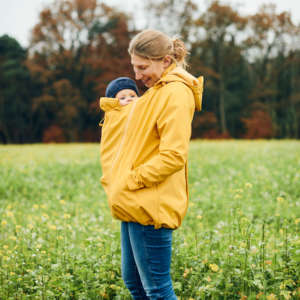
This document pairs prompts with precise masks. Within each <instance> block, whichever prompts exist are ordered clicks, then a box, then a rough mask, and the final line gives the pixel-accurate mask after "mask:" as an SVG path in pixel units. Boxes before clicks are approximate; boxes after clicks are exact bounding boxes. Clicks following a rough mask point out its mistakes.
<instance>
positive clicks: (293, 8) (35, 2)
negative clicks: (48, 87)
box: [0, 0, 300, 47]
mask: <svg viewBox="0 0 300 300" xmlns="http://www.w3.org/2000/svg"><path fill="white" fill-rule="evenodd" d="M53 1H54V0H0V36H1V35H3V34H8V35H10V36H13V37H14V38H16V39H17V40H18V42H19V43H21V45H22V46H24V47H26V46H28V42H29V37H30V31H31V29H32V28H33V26H34V25H35V24H37V22H38V15H39V12H40V11H41V10H42V9H43V7H44V6H45V5H47V4H50V3H51V2H53ZM98 1H99V0H98ZM141 1H142V0H141ZM105 2H106V3H108V4H110V5H117V6H119V7H120V8H121V7H124V8H125V9H130V8H132V6H133V5H135V3H139V2H140V1H138V0H127V1H126V0H109V1H105ZM207 2H208V1H207V0H195V3H198V4H200V5H201V4H202V7H206V6H207ZM221 2H222V3H229V4H232V5H235V6H236V5H238V7H240V8H239V11H240V13H241V14H252V13H254V12H256V11H257V10H258V8H259V7H260V6H261V4H263V3H274V4H276V6H277V12H282V11H288V12H290V13H291V15H292V20H293V21H294V22H295V23H296V24H299V23H300V0H244V1H243V0H239V1H238V0H226V1H224V0H222V1H221ZM120 3H122V4H120ZM205 3H206V5H205ZM120 5H121V6H120Z"/></svg>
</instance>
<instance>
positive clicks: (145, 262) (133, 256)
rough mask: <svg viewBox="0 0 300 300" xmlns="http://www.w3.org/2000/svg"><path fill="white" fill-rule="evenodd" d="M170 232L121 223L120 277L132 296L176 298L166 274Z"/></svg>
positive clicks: (168, 273) (168, 276)
mask: <svg viewBox="0 0 300 300" xmlns="http://www.w3.org/2000/svg"><path fill="white" fill-rule="evenodd" d="M172 232H173V230H172V229H167V228H160V229H154V227H153V226H144V225H140V224H138V223H131V222H129V223H127V222H122V223H121V248H122V276H123V279H124V282H125V285H126V287H127V288H128V289H129V291H130V293H131V295H132V297H133V299H135V300H144V299H151V300H158V299H163V300H176V299H177V298H176V296H175V293H174V291H173V287H172V280H171V276H170V265H171V252H172Z"/></svg>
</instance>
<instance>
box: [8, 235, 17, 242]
mask: <svg viewBox="0 0 300 300" xmlns="http://www.w3.org/2000/svg"><path fill="white" fill-rule="evenodd" d="M9 239H10V240H12V241H15V240H16V239H17V238H16V237H15V236H14V235H11V236H10V237H9Z"/></svg>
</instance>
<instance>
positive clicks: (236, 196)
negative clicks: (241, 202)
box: [234, 194, 242, 199]
mask: <svg viewBox="0 0 300 300" xmlns="http://www.w3.org/2000/svg"><path fill="white" fill-rule="evenodd" d="M239 198H242V197H241V195H240V194H236V195H235V196H234V199H239Z"/></svg>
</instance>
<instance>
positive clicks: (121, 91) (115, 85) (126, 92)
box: [105, 77, 139, 106]
mask: <svg viewBox="0 0 300 300" xmlns="http://www.w3.org/2000/svg"><path fill="white" fill-rule="evenodd" d="M138 95H139V90H138V88H137V86H136V83H135V82H134V80H132V79H131V78H129V77H118V78H116V79H114V80H113V81H111V82H110V83H109V84H108V86H107V88H106V92H105V97H107V98H117V99H118V100H119V102H120V105H121V106H124V105H127V104H128V103H130V102H131V101H133V100H136V99H137V98H138Z"/></svg>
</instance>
